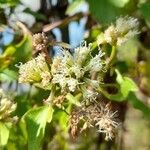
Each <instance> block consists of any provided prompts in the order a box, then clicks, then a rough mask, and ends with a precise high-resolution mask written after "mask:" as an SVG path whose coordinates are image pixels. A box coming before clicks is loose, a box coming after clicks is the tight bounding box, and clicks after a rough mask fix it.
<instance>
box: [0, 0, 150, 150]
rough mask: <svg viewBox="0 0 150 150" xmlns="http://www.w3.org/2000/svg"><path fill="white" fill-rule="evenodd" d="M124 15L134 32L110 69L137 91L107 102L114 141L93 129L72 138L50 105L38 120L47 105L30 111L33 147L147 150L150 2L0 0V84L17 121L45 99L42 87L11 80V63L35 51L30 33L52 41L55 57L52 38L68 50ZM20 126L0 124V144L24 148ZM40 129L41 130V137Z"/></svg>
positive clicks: (15, 74)
mask: <svg viewBox="0 0 150 150" xmlns="http://www.w3.org/2000/svg"><path fill="white" fill-rule="evenodd" d="M126 15H128V16H134V17H136V18H138V20H139V21H140V34H139V36H138V37H137V38H134V39H132V40H130V41H129V42H127V43H126V44H124V45H123V46H121V47H119V48H118V54H117V58H118V61H117V62H116V67H117V68H118V69H119V70H120V72H121V73H122V74H123V75H126V76H128V77H131V78H132V79H133V80H134V81H135V82H136V84H137V85H138V88H139V90H138V92H137V93H136V96H135V95H133V94H129V96H128V97H125V100H124V101H122V102H112V103H114V104H115V105H117V106H116V107H117V109H118V110H119V113H121V118H120V120H121V122H122V128H121V129H120V131H119V134H118V136H117V138H116V140H115V141H109V142H105V141H103V139H102V136H101V135H99V134H97V133H96V132H95V131H93V130H89V131H88V132H87V133H86V136H85V135H84V134H82V135H80V136H79V137H78V138H77V139H76V140H72V139H70V137H69V134H68V132H67V129H68V126H67V124H68V117H67V116H66V114H65V113H64V112H61V111H60V110H59V109H58V110H57V109H56V112H55V113H54V114H53V115H54V116H53V118H54V120H53V121H52V122H51V124H47V125H46V124H45V120H43V118H45V117H46V116H47V115H49V116H51V114H49V113H48V110H47V109H43V110H41V111H43V113H42V116H38V114H35V116H37V120H38V121H39V122H42V124H40V131H41V133H40V136H39V137H38V138H39V139H38V141H37V143H34V144H35V145H36V146H37V147H41V149H43V150H46V149H47V150H48V149H52V150H62V149H66V150H81V149H83V150H84V149H85V150H86V149H88V150H98V149H101V150H110V149H114V150H115V149H119V150H149V149H150V142H149V138H150V122H149V117H150V116H149V115H150V110H149V105H150V84H149V83H150V67H149V66H150V2H149V1H148V0H32V1H31V0H0V86H1V88H3V89H4V90H5V91H7V93H9V94H10V95H11V97H12V98H13V99H14V101H15V102H16V103H17V110H16V111H15V114H14V115H17V116H18V117H19V119H20V118H21V117H22V116H23V115H24V114H25V113H26V112H27V111H28V110H29V109H30V108H32V107H36V106H41V105H42V103H43V100H44V99H46V98H47V97H48V91H45V90H41V89H39V88H35V87H33V86H32V85H23V84H18V81H17V78H18V67H17V66H18V65H19V64H20V62H22V63H24V62H27V61H28V60H29V59H31V57H32V56H34V54H36V52H35V51H33V49H32V34H34V33H38V32H42V31H43V32H46V33H47V35H48V37H49V39H50V41H52V42H51V43H52V46H50V47H49V53H51V54H52V55H57V54H58V53H59V46H55V44H54V43H55V41H59V42H66V43H69V44H70V45H71V47H72V48H74V47H76V46H78V45H79V44H80V42H81V41H82V40H83V39H86V40H87V41H88V42H91V41H95V40H96V39H97V36H98V35H99V34H100V33H101V31H102V30H103V29H105V28H106V27H107V26H109V25H110V24H111V22H113V21H114V20H115V19H116V18H117V17H119V16H126ZM63 44H64V43H60V45H63ZM105 49H108V48H107V47H106V48H105ZM126 82H127V81H126ZM122 84H125V83H121V85H122ZM132 86H133V85H132ZM128 88H129V87H128V86H127V87H126V84H125V86H123V89H121V90H123V91H128ZM112 99H113V98H112ZM135 108H137V109H135ZM41 109H42V108H41ZM68 110H69V108H68ZM37 111H38V110H37ZM28 113H30V112H28ZM28 116H30V117H29V118H28V117H24V119H25V120H28V119H31V120H32V119H33V116H32V115H28ZM27 122H28V121H27ZM31 126H32V124H31ZM23 128H24V126H23V125H22V124H20V123H17V124H16V125H6V126H4V125H2V124H0V144H1V146H2V147H1V148H2V149H3V147H5V148H4V149H7V150H19V149H27V136H26V133H25V132H24V129H23ZM34 128H35V126H33V130H31V131H29V132H32V134H33V136H32V137H28V138H29V139H30V142H31V143H32V142H33V138H35V135H34V134H35V132H34ZM44 130H46V133H45V136H44V132H43V131H44ZM4 135H6V136H4ZM7 135H9V136H7ZM42 137H44V139H42ZM40 138H41V139H40ZM41 140H42V144H41V146H40V145H39V143H40V142H41ZM1 148H0V149H1ZM35 149H36V148H35Z"/></svg>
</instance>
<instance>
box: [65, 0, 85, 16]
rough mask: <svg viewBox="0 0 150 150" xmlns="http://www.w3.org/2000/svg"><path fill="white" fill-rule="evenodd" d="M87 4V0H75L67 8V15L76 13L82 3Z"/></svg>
mask: <svg viewBox="0 0 150 150" xmlns="http://www.w3.org/2000/svg"><path fill="white" fill-rule="evenodd" d="M84 4H85V0H75V1H73V2H72V3H71V4H70V5H69V6H68V8H67V10H66V14H67V15H74V14H75V13H76V12H77V11H78V9H79V8H80V6H81V5H84Z"/></svg>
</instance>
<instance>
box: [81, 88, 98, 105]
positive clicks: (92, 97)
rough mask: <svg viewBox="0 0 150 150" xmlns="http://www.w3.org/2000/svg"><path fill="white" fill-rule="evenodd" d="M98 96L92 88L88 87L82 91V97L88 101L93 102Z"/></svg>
mask: <svg viewBox="0 0 150 150" xmlns="http://www.w3.org/2000/svg"><path fill="white" fill-rule="evenodd" d="M97 96H98V93H97V92H95V91H93V90H90V89H87V90H86V91H85V92H84V93H83V97H84V99H85V100H89V101H90V102H93V101H95V100H96V98H97Z"/></svg>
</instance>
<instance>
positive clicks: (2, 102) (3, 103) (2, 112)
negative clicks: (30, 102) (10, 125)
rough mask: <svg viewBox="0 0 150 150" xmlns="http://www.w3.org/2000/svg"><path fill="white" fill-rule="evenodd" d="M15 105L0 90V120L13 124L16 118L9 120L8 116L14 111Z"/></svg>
mask: <svg viewBox="0 0 150 150" xmlns="http://www.w3.org/2000/svg"><path fill="white" fill-rule="evenodd" d="M16 107H17V104H14V103H13V102H12V101H11V100H10V99H9V97H8V96H6V94H5V93H4V91H3V90H2V89H0V120H3V121H10V122H14V121H16V120H17V117H13V118H11V117H10V115H11V113H12V112H13V111H15V110H16Z"/></svg>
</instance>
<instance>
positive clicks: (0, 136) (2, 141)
mask: <svg viewBox="0 0 150 150" xmlns="http://www.w3.org/2000/svg"><path fill="white" fill-rule="evenodd" d="M8 137H9V129H8V127H7V126H6V125H5V124H4V123H2V122H0V149H1V147H3V146H5V145H6V144H7V141H8Z"/></svg>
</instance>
